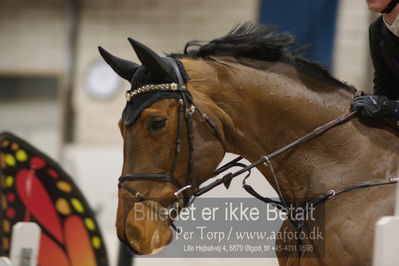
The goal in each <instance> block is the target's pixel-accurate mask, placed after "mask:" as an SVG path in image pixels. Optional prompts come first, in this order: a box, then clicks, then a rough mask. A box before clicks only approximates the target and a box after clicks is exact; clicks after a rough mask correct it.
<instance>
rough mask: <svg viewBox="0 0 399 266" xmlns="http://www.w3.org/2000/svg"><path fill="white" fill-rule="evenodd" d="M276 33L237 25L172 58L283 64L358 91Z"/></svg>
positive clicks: (268, 28)
mask: <svg viewBox="0 0 399 266" xmlns="http://www.w3.org/2000/svg"><path fill="white" fill-rule="evenodd" d="M276 30H277V27H276V26H270V25H261V24H255V23H251V22H247V23H243V24H239V25H237V26H236V27H234V28H233V29H232V30H231V31H230V32H229V33H228V34H227V35H225V36H222V37H220V38H217V39H214V40H212V41H210V42H202V41H190V42H188V43H187V44H186V46H185V48H184V52H183V53H181V54H176V53H175V54H170V55H169V56H172V57H175V58H203V59H209V58H210V57H212V56H231V57H235V58H251V59H257V60H261V61H271V62H277V61H280V62H285V63H289V64H291V65H293V66H295V67H296V68H298V69H300V70H301V71H304V72H305V73H308V74H310V75H312V76H315V77H318V78H321V79H323V80H326V81H328V82H331V83H333V84H336V85H338V86H341V87H344V88H347V89H349V90H350V91H354V90H355V89H354V88H353V87H351V86H349V85H347V84H345V83H343V82H341V81H339V80H337V79H335V78H334V77H333V76H331V74H330V73H329V72H328V71H327V70H326V69H325V68H324V67H323V66H321V65H320V64H317V63H315V62H312V61H309V60H307V59H305V58H303V57H302V56H301V52H302V51H303V50H304V47H298V46H297V45H296V43H295V39H294V37H293V36H292V35H291V34H289V33H277V32H276Z"/></svg>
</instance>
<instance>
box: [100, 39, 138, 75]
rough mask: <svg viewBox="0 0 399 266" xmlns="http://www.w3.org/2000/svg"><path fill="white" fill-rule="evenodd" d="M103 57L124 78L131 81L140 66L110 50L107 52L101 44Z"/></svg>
mask: <svg viewBox="0 0 399 266" xmlns="http://www.w3.org/2000/svg"><path fill="white" fill-rule="evenodd" d="M98 51H99V52H100V54H101V56H102V58H104V60H105V62H107V64H108V65H109V66H110V67H111V68H112V69H113V70H114V71H115V72H116V73H117V74H118V75H119V76H121V77H122V78H124V79H126V80H127V81H129V82H131V81H132V77H133V74H134V72H136V70H137V69H138V68H139V66H140V65H138V64H135V63H133V62H130V61H128V60H125V59H122V58H119V57H116V56H114V55H112V54H110V53H109V52H107V51H106V50H105V49H104V48H102V47H101V46H99V47H98Z"/></svg>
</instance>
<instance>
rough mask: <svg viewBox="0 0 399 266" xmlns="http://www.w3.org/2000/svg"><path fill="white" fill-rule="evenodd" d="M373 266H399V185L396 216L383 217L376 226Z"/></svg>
mask: <svg viewBox="0 0 399 266" xmlns="http://www.w3.org/2000/svg"><path fill="white" fill-rule="evenodd" d="M373 265H374V266H398V265H399V185H396V204H395V212H394V216H385V217H382V218H381V219H380V220H378V222H377V223H376V226H375V236H374V257H373Z"/></svg>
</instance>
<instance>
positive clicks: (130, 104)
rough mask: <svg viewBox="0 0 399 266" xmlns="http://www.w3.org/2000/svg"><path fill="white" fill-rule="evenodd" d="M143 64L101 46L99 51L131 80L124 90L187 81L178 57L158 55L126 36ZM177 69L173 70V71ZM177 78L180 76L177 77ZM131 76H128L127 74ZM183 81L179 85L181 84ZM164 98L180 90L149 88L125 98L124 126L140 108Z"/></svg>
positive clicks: (172, 96)
mask: <svg viewBox="0 0 399 266" xmlns="http://www.w3.org/2000/svg"><path fill="white" fill-rule="evenodd" d="M129 41H130V43H131V44H132V46H133V48H134V50H135V51H136V54H137V56H138V58H139V59H140V61H141V63H142V65H137V64H135V63H133V62H130V61H127V60H124V59H121V58H118V57H116V56H113V55H111V54H110V53H108V52H107V51H106V50H104V49H103V48H101V47H99V51H100V54H101V56H102V57H103V58H104V60H105V61H106V62H107V63H108V64H109V65H110V66H111V68H112V69H113V70H114V71H115V72H116V73H117V74H118V75H119V76H121V77H122V78H124V79H126V80H128V81H130V84H131V88H130V90H128V91H127V92H133V91H135V90H138V89H139V88H142V87H143V86H145V85H156V84H165V83H172V82H174V83H176V84H181V83H183V84H186V83H187V81H188V80H189V77H188V75H187V73H186V71H185V69H184V67H183V64H182V63H181V61H180V60H178V59H176V58H172V57H160V56H158V55H157V54H156V53H155V52H153V51H152V50H150V49H149V48H148V47H146V46H144V45H143V44H141V43H139V42H137V41H135V40H133V39H129ZM177 71H178V72H179V74H178V73H176V72H177ZM178 76H179V77H180V78H179V77H178ZM130 77H131V80H129V78H130ZM183 84H182V85H183ZM165 98H175V99H179V98H181V94H180V92H179V91H162V90H156V91H149V92H145V93H141V94H138V95H136V96H135V97H134V98H133V99H131V100H130V101H127V102H126V106H125V108H124V109H123V112H122V120H123V122H124V124H125V126H126V127H129V126H131V125H132V124H133V123H134V122H135V121H136V120H137V119H138V117H139V116H140V114H141V112H142V111H143V110H144V109H145V108H147V107H149V106H150V105H151V104H153V103H154V102H156V101H158V100H160V99H165Z"/></svg>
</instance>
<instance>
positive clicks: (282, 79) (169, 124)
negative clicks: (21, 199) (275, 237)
mask: <svg viewBox="0 0 399 266" xmlns="http://www.w3.org/2000/svg"><path fill="white" fill-rule="evenodd" d="M129 41H130V43H131V45H132V46H133V48H134V50H135V52H136V54H137V56H138V58H139V60H140V61H141V63H142V65H139V64H135V63H133V62H131V61H128V60H125V59H121V58H119V57H116V56H113V55H111V54H110V53H109V52H107V51H106V50H104V49H103V48H101V47H99V50H100V54H101V55H102V57H103V58H104V59H105V61H106V62H107V63H108V64H109V65H110V66H111V67H112V68H113V70H114V71H115V72H116V73H117V74H119V75H120V76H121V77H122V78H124V79H126V80H128V81H129V82H130V83H131V89H130V90H129V91H128V92H127V93H126V98H127V104H126V106H125V109H124V110H123V113H122V118H121V119H120V121H119V127H120V131H121V134H122V137H123V140H124V146H123V154H124V159H123V169H122V177H121V178H120V179H119V193H118V199H119V201H118V210H117V217H116V229H117V235H118V238H119V239H120V240H121V241H122V242H123V243H125V245H127V246H128V247H130V248H131V249H132V250H135V251H136V252H137V253H139V254H152V253H155V252H157V251H158V250H159V249H161V248H162V247H164V246H165V245H167V244H168V243H169V242H170V241H171V240H172V231H171V228H170V225H171V221H170V220H164V221H160V220H156V221H154V220H149V219H148V220H146V219H145V220H144V221H141V222H140V223H138V222H135V221H134V219H133V218H132V212H133V210H134V208H135V204H136V203H137V202H139V201H141V202H152V203H154V204H155V205H154V206H160V207H162V206H164V207H169V206H171V205H173V206H180V207H181V206H186V205H187V204H189V202H188V200H187V199H189V198H190V197H192V196H195V195H196V194H195V193H196V191H198V188H199V185H200V184H201V183H203V182H204V181H206V180H208V179H209V178H211V177H213V176H214V173H215V169H216V168H217V166H218V165H219V163H220V162H221V160H222V158H223V157H224V154H225V153H226V152H230V153H235V154H239V155H241V156H242V157H244V158H246V159H247V160H249V161H250V162H254V161H256V160H257V159H259V158H261V157H262V156H263V155H265V154H269V153H270V152H272V151H275V150H277V149H279V148H281V147H283V146H284V145H286V144H288V143H290V142H292V141H294V140H296V139H298V138H299V137H301V136H303V135H305V134H307V133H309V132H311V131H312V130H313V129H314V128H316V127H318V126H320V125H322V124H324V123H326V122H328V121H330V120H332V119H335V118H336V117H338V116H340V115H342V114H345V113H348V112H349V106H350V103H351V100H352V98H353V92H354V91H353V88H352V87H350V86H348V85H347V84H345V83H343V82H340V81H338V80H337V79H335V78H333V77H332V76H331V75H330V74H329V73H328V72H327V71H326V70H324V69H323V68H322V67H320V66H319V65H318V64H316V63H313V62H310V61H308V60H306V59H304V58H303V57H301V55H300V53H299V52H297V51H296V50H295V49H294V47H295V44H294V39H293V37H292V36H291V35H290V34H287V33H277V32H276V31H275V28H274V27H271V26H262V25H256V24H251V23H246V24H241V25H238V26H237V27H236V28H234V29H233V30H232V31H231V32H229V33H228V34H227V35H225V36H223V37H220V38H217V39H215V40H213V41H210V42H208V43H201V42H195V41H192V42H189V43H187V44H186V47H185V50H184V53H181V54H170V55H168V56H167V57H161V56H159V55H157V54H156V53H155V52H154V51H152V50H151V49H150V48H148V47H146V46H145V45H143V44H141V43H140V42H138V41H136V40H133V39H129ZM398 150H399V142H398V133H397V132H396V131H394V130H392V129H391V128H390V127H389V126H388V125H387V124H386V123H385V122H383V121H362V119H360V118H358V117H354V118H353V119H350V120H349V121H348V122H346V123H344V124H341V125H340V126H338V127H334V128H332V129H330V130H329V131H328V132H326V133H324V134H323V135H321V136H319V137H318V138H314V139H312V140H311V141H309V142H308V143H307V144H305V145H300V146H296V147H295V148H294V149H292V150H290V151H289V152H286V153H284V154H282V155H280V156H277V157H275V158H273V159H272V160H271V161H272V163H273V165H274V166H275V174H276V176H277V177H278V180H277V182H276V181H275V180H274V179H273V178H271V176H273V175H272V173H271V170H270V169H269V168H267V167H266V166H265V165H263V164H261V165H259V166H258V167H257V168H258V169H259V170H260V172H261V173H262V174H263V175H264V176H265V177H266V178H267V179H268V182H269V183H270V184H271V185H272V186H273V188H274V189H276V190H278V191H281V196H282V198H284V199H287V201H288V199H289V201H292V202H294V203H295V204H297V205H300V204H302V203H303V200H304V199H309V198H310V199H312V198H316V197H318V196H320V195H321V194H323V193H325V192H326V191H330V190H332V189H340V188H342V187H346V186H351V185H353V184H357V183H361V182H363V181H373V182H384V181H385V180H386V179H387V178H388V177H391V176H393V175H397V171H398V154H397V152H398ZM394 191H395V186H378V187H366V188H362V189H357V190H353V191H351V192H347V193H342V194H339V195H335V197H333V198H330V199H328V200H326V201H324V202H323V203H321V204H320V205H323V207H324V209H325V216H324V220H323V221H321V220H317V219H316V221H315V223H324V225H325V238H324V245H325V246H324V254H323V255H322V256H318V254H319V253H320V250H318V249H317V248H316V249H315V250H313V251H312V252H313V255H314V256H310V257H309V256H307V257H302V256H301V253H300V252H297V251H278V252H277V256H278V260H279V263H280V265H370V264H371V259H372V257H371V256H372V242H373V229H374V224H375V223H376V221H377V219H378V218H379V217H381V216H384V215H390V214H392V213H393V205H394V194H395V193H394ZM152 198H156V199H158V200H156V201H154V200H150V199H152ZM148 206H149V205H148ZM148 208H153V207H148ZM319 209H321V208H319ZM316 217H317V209H316ZM307 226H308V225H305V226H304V227H303V230H304V231H306V228H307ZM280 230H282V231H283V230H288V231H292V232H294V231H295V230H296V229H295V228H294V226H293V224H292V223H290V221H285V222H284V223H283V224H282V227H281V229H280ZM304 241H305V243H306V241H311V240H304ZM280 242H281V241H280ZM276 244H281V243H279V242H277V243H276ZM319 255H320V254H319Z"/></svg>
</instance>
